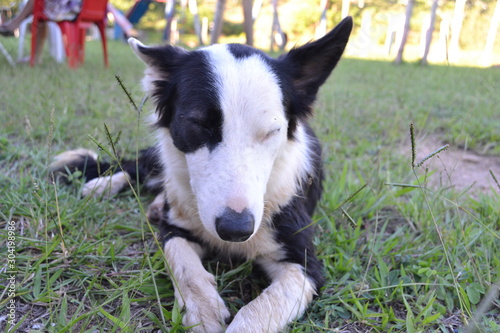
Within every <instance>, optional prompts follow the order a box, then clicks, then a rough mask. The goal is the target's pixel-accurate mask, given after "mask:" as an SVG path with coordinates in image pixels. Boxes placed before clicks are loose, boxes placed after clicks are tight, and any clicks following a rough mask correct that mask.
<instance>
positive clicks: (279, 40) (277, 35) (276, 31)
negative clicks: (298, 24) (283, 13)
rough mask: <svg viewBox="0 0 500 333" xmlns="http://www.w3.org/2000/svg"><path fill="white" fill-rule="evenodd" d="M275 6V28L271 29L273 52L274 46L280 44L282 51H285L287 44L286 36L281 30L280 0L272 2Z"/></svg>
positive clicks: (271, 48)
mask: <svg viewBox="0 0 500 333" xmlns="http://www.w3.org/2000/svg"><path fill="white" fill-rule="evenodd" d="M271 4H272V6H273V26H272V27H271V47H270V50H271V52H272V51H273V49H274V44H275V43H276V44H278V47H279V49H280V50H284V49H285V45H286V42H287V37H286V34H285V33H284V32H283V30H281V25H280V20H279V17H278V0H271Z"/></svg>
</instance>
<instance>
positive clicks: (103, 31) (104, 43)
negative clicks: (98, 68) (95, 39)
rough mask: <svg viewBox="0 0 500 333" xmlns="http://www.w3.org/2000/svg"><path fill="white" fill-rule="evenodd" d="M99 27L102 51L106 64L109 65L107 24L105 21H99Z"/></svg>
mask: <svg viewBox="0 0 500 333" xmlns="http://www.w3.org/2000/svg"><path fill="white" fill-rule="evenodd" d="M96 24H97V27H98V28H99V32H100V34H101V41H102V53H103V55H104V66H106V68H107V67H109V62H108V45H107V41H106V29H105V24H104V22H97V23H96Z"/></svg>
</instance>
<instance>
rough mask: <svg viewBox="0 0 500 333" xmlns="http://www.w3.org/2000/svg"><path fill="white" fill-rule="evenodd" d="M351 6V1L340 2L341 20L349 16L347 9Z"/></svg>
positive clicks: (343, 0)
mask: <svg viewBox="0 0 500 333" xmlns="http://www.w3.org/2000/svg"><path fill="white" fill-rule="evenodd" d="M350 6H351V0H342V18H345V17H347V16H348V15H349V7H350Z"/></svg>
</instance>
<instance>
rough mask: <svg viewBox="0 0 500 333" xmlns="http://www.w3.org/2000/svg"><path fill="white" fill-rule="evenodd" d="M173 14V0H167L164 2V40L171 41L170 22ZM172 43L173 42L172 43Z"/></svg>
mask: <svg viewBox="0 0 500 333" xmlns="http://www.w3.org/2000/svg"><path fill="white" fill-rule="evenodd" d="M174 16H175V0H167V3H166V4H165V19H166V20H167V26H166V27H165V40H166V41H167V42H169V43H172V42H173V40H172V22H173V20H174ZM172 44H173V43H172Z"/></svg>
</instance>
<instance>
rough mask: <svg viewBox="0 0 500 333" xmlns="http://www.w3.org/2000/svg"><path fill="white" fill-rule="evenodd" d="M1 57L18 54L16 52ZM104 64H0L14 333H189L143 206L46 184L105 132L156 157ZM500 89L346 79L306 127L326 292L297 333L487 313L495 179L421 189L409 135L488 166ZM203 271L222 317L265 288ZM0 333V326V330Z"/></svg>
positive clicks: (129, 65) (456, 77) (124, 66)
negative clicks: (55, 163)
mask: <svg viewBox="0 0 500 333" xmlns="http://www.w3.org/2000/svg"><path fill="white" fill-rule="evenodd" d="M2 43H3V44H4V45H5V46H6V47H7V49H9V50H10V51H11V52H13V50H15V47H16V44H15V40H13V39H2ZM109 52H110V63H111V67H110V68H109V69H108V70H105V69H104V68H103V64H102V56H101V50H100V46H99V44H98V43H96V42H89V43H87V55H86V63H85V65H84V66H83V67H82V68H80V69H78V70H76V71H70V70H69V69H67V67H66V66H65V65H58V64H55V63H53V62H52V61H51V59H49V58H48V57H47V58H46V59H45V62H44V64H43V65H41V66H38V67H36V68H29V67H27V66H18V67H16V68H10V67H9V66H8V64H7V62H6V61H5V59H3V58H2V57H0V68H1V70H2V71H1V74H0V87H1V88H0V123H1V131H0V167H1V172H0V189H1V192H2V193H1V195H0V228H1V230H2V231H1V233H0V251H1V253H2V255H1V257H2V261H1V265H0V267H1V268H0V269H1V271H0V285H1V289H0V295H1V298H0V318H2V317H3V316H4V315H5V314H7V313H8V308H7V306H8V305H9V302H10V299H11V297H10V296H9V290H10V289H8V288H7V282H8V280H7V278H8V277H9V273H8V271H9V270H15V271H16V273H15V275H16V287H15V300H16V309H17V313H16V315H17V316H16V324H17V328H16V329H18V330H19V331H29V330H30V329H31V331H32V332H75V331H76V332H93V331H108V332H129V331H130V332H143V331H158V329H160V330H162V331H164V332H167V331H172V332H183V331H184V329H183V328H182V326H181V316H182V309H179V308H178V306H177V304H176V303H175V301H174V298H173V288H172V284H171V282H170V280H169V278H168V276H167V274H166V270H165V268H164V263H163V260H162V258H161V253H160V252H159V251H158V249H157V246H156V244H155V242H154V240H153V239H154V237H153V236H152V230H153V231H154V230H155V226H152V230H151V229H150V228H149V226H148V225H147V223H146V221H145V218H144V214H143V209H144V208H143V207H146V206H147V203H148V202H149V201H150V200H151V199H152V198H150V197H147V196H141V197H140V199H139V202H138V200H136V198H134V196H133V195H131V192H127V193H123V194H121V195H119V196H118V197H116V198H112V199H107V198H101V199H85V200H80V199H79V194H80V191H81V183H77V184H76V186H73V187H66V186H62V185H58V184H54V183H53V182H52V181H51V178H50V177H49V175H48V172H47V166H48V165H49V163H50V160H51V157H52V156H53V155H54V154H56V153H59V152H61V151H64V150H67V149H70V148H76V147H81V146H83V147H87V148H91V149H96V148H97V147H96V144H95V143H94V142H93V140H91V139H90V137H93V138H95V139H96V140H97V141H99V142H102V144H103V146H104V147H107V149H109V142H108V139H107V135H106V131H105V129H104V127H105V125H106V126H108V127H109V129H110V132H111V135H112V136H113V137H115V138H118V137H119V140H118V142H117V143H116V148H117V150H118V151H119V153H120V154H122V155H127V156H134V154H135V152H136V151H137V149H140V148H144V147H146V146H147V145H149V144H151V143H152V142H153V137H152V135H151V134H150V132H151V131H150V130H149V129H148V128H147V127H146V126H143V125H142V119H139V118H143V116H142V115H141V117H138V115H137V113H136V111H135V110H134V108H133V107H132V106H131V104H130V103H129V101H128V98H127V97H126V96H125V94H124V93H123V91H122V90H121V88H120V87H119V85H118V83H117V81H116V79H115V75H118V76H120V77H121V79H122V81H123V82H124V84H125V85H126V87H127V89H128V90H130V91H131V94H132V96H133V98H134V100H135V101H136V103H139V102H140V101H141V99H142V96H143V94H142V92H141V90H140V78H141V75H142V71H143V68H144V67H143V65H142V63H140V62H139V61H138V60H137V59H136V58H135V56H134V55H133V54H132V52H130V51H129V49H128V46H126V45H124V44H120V43H115V42H111V43H110V46H109ZM499 86H500V71H498V70H492V69H477V68H456V67H436V66H429V67H426V68H421V67H419V66H417V65H414V64H406V65H403V66H400V67H395V66H393V65H392V64H389V63H384V62H375V61H365V60H354V59H345V60H343V61H342V62H341V63H340V65H339V66H338V68H337V69H336V71H335V72H334V75H333V77H332V78H331V79H330V80H329V81H328V83H327V84H326V85H325V86H324V87H323V88H322V90H321V93H320V97H319V99H318V101H317V108H316V109H317V113H316V117H315V118H314V121H313V125H314V127H315V129H316V131H317V133H318V135H319V136H320V138H321V140H322V142H323V147H324V159H325V168H326V174H327V178H326V179H327V180H326V181H325V184H324V185H325V193H324V196H323V199H322V202H321V205H320V206H319V207H318V209H317V213H316V215H315V221H316V226H317V228H318V232H317V236H316V239H315V243H316V246H317V251H318V255H319V256H320V258H321V259H322V260H323V262H324V264H325V275H326V278H327V284H326V286H325V288H324V290H323V292H322V294H321V296H320V297H319V298H318V299H317V300H316V301H315V302H314V303H313V304H312V305H311V306H310V308H309V309H308V311H307V313H306V314H305V315H304V316H303V317H302V318H300V319H299V320H298V321H296V322H294V323H293V324H292V325H291V327H290V331H291V332H332V331H335V332H435V331H437V332H452V331H453V329H454V328H459V327H460V329H463V328H464V327H465V326H466V324H467V323H470V322H471V319H472V318H473V317H474V316H475V315H477V314H484V313H483V312H480V311H479V312H478V308H479V304H480V300H481V299H482V298H483V297H484V296H485V295H486V294H487V293H488V291H489V290H490V289H491V287H492V285H493V284H494V283H497V285H498V283H499V282H498V281H499V280H500V257H499V255H498V254H499V253H500V205H499V202H500V194H499V188H498V187H497V184H496V183H495V182H494V180H493V178H492V181H491V188H490V190H489V191H488V192H487V193H482V194H479V195H475V196H474V198H471V197H470V194H472V192H473V191H474V188H473V189H471V190H470V191H469V192H466V193H457V192H454V191H452V190H451V189H449V188H441V189H438V190H430V189H428V188H426V186H425V183H424V181H425V179H426V177H428V176H429V175H427V174H426V170H425V168H424V167H420V168H412V165H411V164H412V163H411V154H412V152H411V147H410V145H409V144H408V142H409V141H410V140H409V125H410V123H413V124H414V126H415V131H416V133H415V135H416V136H417V138H420V137H423V136H426V135H434V136H437V137H439V138H441V139H442V140H443V141H446V142H448V143H450V144H451V145H453V146H459V147H467V148H469V149H474V150H476V151H479V152H488V153H489V154H492V155H497V156H498V155H500V112H498V105H500V95H499V94H498V87H499ZM148 108H150V104H148V103H147V104H146V105H145V109H148ZM139 124H141V125H139ZM401 147H404V148H403V149H402V148H401ZM436 148H439V147H436ZM416 149H417V150H418V146H417V147H416ZM402 151H403V153H401V152H402ZM101 154H102V155H103V157H105V153H103V152H101ZM440 154H446V152H441V153H440ZM429 177H432V175H430V176H429ZM496 178H497V179H500V175H496ZM395 184H407V185H410V186H399V185H395ZM363 186H364V187H363ZM360 189H361V190H360ZM358 191H359V192H358ZM356 192H357V193H356ZM11 221H13V222H14V224H15V241H14V244H15V257H16V258H15V264H14V267H13V268H12V269H9V267H8V266H7V259H4V258H6V255H3V253H8V250H9V249H8V248H7V245H8V237H9V233H8V225H9V223H10V222H11ZM207 269H208V270H209V271H211V272H213V273H214V274H216V275H217V280H218V285H219V289H220V292H221V294H222V295H223V297H224V299H225V301H226V303H227V304H228V306H229V308H230V309H231V311H232V312H233V313H234V312H235V311H237V309H238V308H240V307H241V306H242V305H243V304H244V303H246V302H248V301H249V300H250V299H251V298H252V297H255V296H256V295H257V294H258V292H259V291H260V290H262V288H264V287H265V284H263V283H262V281H261V280H260V279H258V278H256V277H255V276H254V275H252V274H251V265H250V264H249V263H247V264H244V265H242V266H234V267H233V266H229V265H224V264H219V263H217V262H211V263H209V264H208V266H207ZM499 307H500V304H499V302H498V298H495V301H494V304H493V306H492V307H491V308H490V309H488V310H487V312H486V315H484V316H481V317H480V318H479V320H478V321H477V327H478V329H479V331H481V332H497V331H498V330H499V328H500V326H499V325H500V320H499V316H500V314H499V313H500V312H499ZM10 327H11V326H9V324H8V323H7V321H6V319H5V317H3V319H0V329H1V330H7V329H9V328H10ZM14 330H15V329H14Z"/></svg>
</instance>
